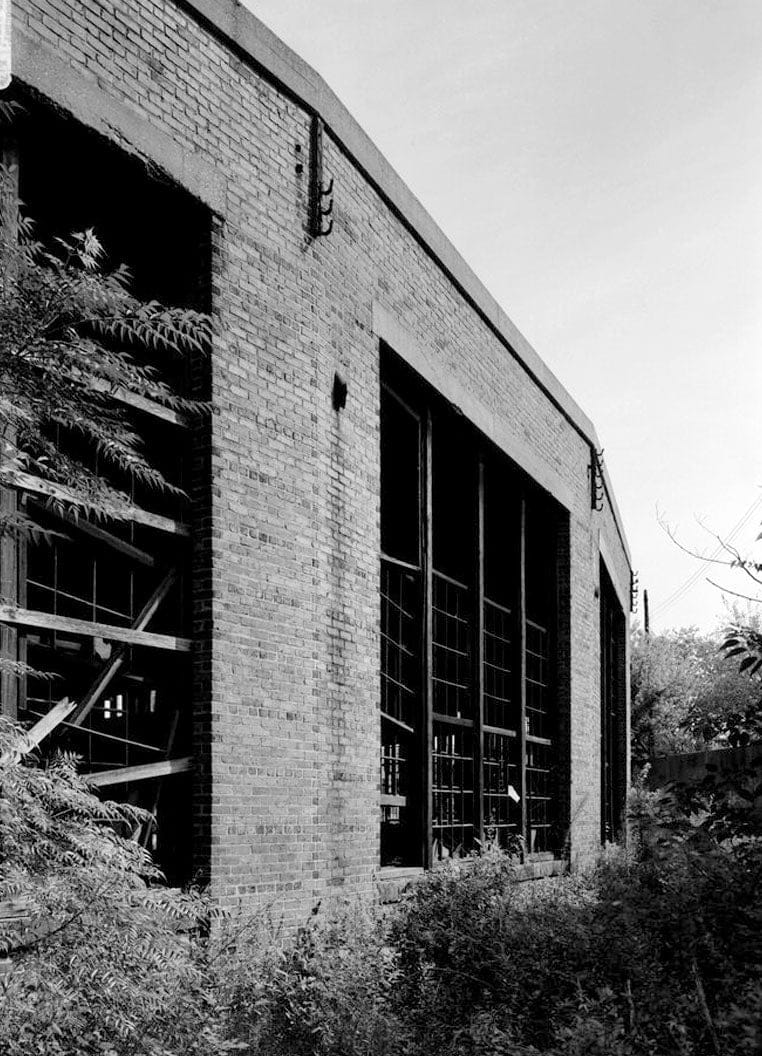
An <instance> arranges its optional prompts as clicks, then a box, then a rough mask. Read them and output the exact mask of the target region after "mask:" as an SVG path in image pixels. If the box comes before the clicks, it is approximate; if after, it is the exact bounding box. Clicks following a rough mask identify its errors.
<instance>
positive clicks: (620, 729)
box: [600, 561, 627, 843]
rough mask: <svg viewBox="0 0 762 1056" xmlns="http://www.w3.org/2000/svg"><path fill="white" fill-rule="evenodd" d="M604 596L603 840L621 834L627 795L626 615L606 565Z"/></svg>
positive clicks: (602, 579) (602, 597)
mask: <svg viewBox="0 0 762 1056" xmlns="http://www.w3.org/2000/svg"><path fill="white" fill-rule="evenodd" d="M600 582H601V586H600V597H601V615H600V620H601V842H602V843H606V842H610V841H612V840H616V839H618V838H619V837H620V836H621V832H622V819H623V813H624V801H625V795H626V773H625V759H626V752H627V745H626V725H625V715H626V711H625V709H626V686H625V663H626V657H625V618H624V612H623V611H622V606H621V605H620V604H619V600H618V599H617V596H616V592H615V590H614V587H613V584H612V582H611V579H610V578H609V575H608V573H607V571H606V568H605V566H604V564H603V561H601V566H600Z"/></svg>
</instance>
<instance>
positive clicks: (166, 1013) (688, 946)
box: [0, 723, 762, 1056]
mask: <svg viewBox="0 0 762 1056" xmlns="http://www.w3.org/2000/svg"><path fill="white" fill-rule="evenodd" d="M20 736H21V735H20V731H19V730H18V729H17V728H15V727H13V726H11V725H10V724H9V723H3V724H1V725H0V757H1V758H2V761H1V762H0V783H1V784H2V788H1V789H0V791H2V798H1V799H0V803H1V808H0V809H1V810H2V813H1V814H0V838H1V839H2V841H3V842H2V848H0V850H1V851H2V866H1V867H0V885H2V886H0V899H8V898H18V897H20V896H23V898H24V899H25V900H26V901H27V903H28V906H29V913H30V916H29V919H28V921H27V922H26V923H24V924H18V923H17V924H15V925H5V927H4V929H3V931H2V932H0V943H1V944H2V948H3V949H6V950H10V951H11V952H12V959H13V970H12V971H11V972H10V973H9V974H7V975H6V976H4V977H3V981H2V982H0V1050H2V1052H3V1053H4V1054H5V1053H7V1054H8V1056H33V1054H35V1056H38V1054H42V1053H44V1054H46V1056H48V1054H50V1056H63V1054H67V1056H68V1054H80V1053H81V1054H83V1056H95V1054H98V1056H181V1054H189V1056H195V1054H197V1056H201V1054H204V1056H224V1054H229V1053H231V1052H241V1053H243V1054H244V1056H313V1054H314V1056H435V1054H436V1056H476V1054H479V1056H583V1054H586V1056H591V1054H592V1056H717V1054H721V1056H751V1054H752V1053H756V1052H759V1051H760V1049H762V1036H761V1035H760V1023H761V1022H762V1017H761V1016H760V1012H761V1011H762V970H761V968H762V908H761V907H760V904H759V903H760V900H759V895H758V887H759V878H760V876H762V842H761V841H760V840H759V839H756V838H754V837H752V836H750V835H749V834H748V833H743V834H741V835H740V836H739V835H737V834H734V833H733V832H732V817H733V816H732V814H729V813H728V812H727V811H726V810H725V800H724V798H723V796H722V794H721V791H722V790H721V788H720V787H719V785H718V787H717V788H715V790H714V792H713V794H712V795H708V794H706V793H705V792H701V793H699V792H692V793H689V792H687V791H684V792H664V791H656V792H653V791H648V790H646V789H645V788H639V789H636V791H635V793H634V795H633V799H632V804H631V817H630V825H631V829H632V834H633V839H632V844H633V847H632V849H631V850H630V851H624V850H622V849H620V848H609V849H607V851H606V852H605V854H604V855H603V857H602V858H601V860H600V862H599V863H598V866H597V867H596V868H595V869H594V870H593V871H591V872H590V873H589V874H587V875H582V876H574V877H563V878H558V879H556V880H552V881H545V882H542V883H535V884H519V883H516V881H515V875H514V865H513V862H512V861H511V859H510V858H508V857H506V856H505V855H502V854H500V853H498V852H495V851H490V852H488V853H486V854H484V855H483V856H482V857H481V858H475V859H472V860H470V861H468V862H466V863H461V864H454V863H450V864H447V865H445V866H443V867H441V868H438V869H435V870H433V871H432V872H431V873H429V874H427V875H426V876H424V877H423V878H422V879H421V882H420V883H419V884H418V886H417V887H416V888H415V890H414V891H413V892H412V894H411V895H410V896H409V898H408V900H407V901H406V902H405V903H403V904H402V905H400V906H399V907H397V909H396V911H395V912H394V913H393V914H392V915H391V916H390V917H388V916H387V917H384V916H377V915H375V914H373V913H371V912H369V911H362V910H361V909H360V908H359V907H348V908H345V909H344V911H343V912H342V913H341V914H338V915H334V916H330V915H324V914H323V913H316V914H315V915H314V916H313V917H312V918H311V919H310V920H309V921H308V922H307V923H306V924H305V926H304V927H303V928H301V929H300V930H299V932H298V933H297V934H296V935H295V936H293V937H289V936H288V934H287V933H285V932H284V931H283V930H282V929H279V928H277V927H275V926H274V925H273V924H272V923H270V922H269V921H268V920H267V919H266V917H265V916H263V917H261V918H257V919H246V918H244V919H242V920H240V921H238V920H235V919H234V918H232V917H231V918H229V919H226V920H219V919H218V920H216V921H215V922H214V926H213V927H212V928H211V930H210V929H209V928H208V927H207V926H208V924H209V922H210V918H211V916H212V914H211V910H210V907H209V905H208V904H207V902H206V900H205V899H204V898H203V897H202V896H201V895H199V894H198V893H192V892H188V893H181V892H175V891H171V890H168V889H166V888H165V887H163V886H161V877H160V876H159V874H158V873H157V871H156V868H155V866H154V865H153V863H152V862H151V860H150V857H149V856H148V855H147V854H146V852H145V851H143V850H142V849H141V848H140V846H139V845H138V844H137V843H135V842H134V841H132V840H131V839H130V838H129V837H130V833H131V831H132V829H133V827H134V826H135V825H136V824H137V822H138V821H140V820H141V818H142V813H141V812H140V811H138V810H136V809H135V808H134V807H129V806H124V805H117V804H112V803H104V802H101V801H100V800H99V799H97V798H96V797H95V796H93V795H92V794H91V792H90V791H89V789H88V788H87V786H86V784H85V783H84V781H83V779H82V778H80V777H78V776H77V773H76V768H75V766H74V762H73V760H72V759H70V758H66V757H64V756H57V757H55V758H54V759H53V760H51V761H50V762H49V763H48V764H46V765H40V764H39V763H36V762H35V761H34V760H30V759H29V757H28V756H23V755H22V754H21V750H20V747H19V746H20ZM14 749H15V751H14ZM723 812H724V813H723Z"/></svg>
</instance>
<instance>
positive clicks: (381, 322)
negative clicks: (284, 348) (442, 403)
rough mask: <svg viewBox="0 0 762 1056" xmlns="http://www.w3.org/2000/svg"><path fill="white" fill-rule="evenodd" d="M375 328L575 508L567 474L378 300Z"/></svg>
mask: <svg viewBox="0 0 762 1056" xmlns="http://www.w3.org/2000/svg"><path fill="white" fill-rule="evenodd" d="M373 332H374V334H375V335H376V337H378V338H380V339H381V340H382V341H385V342H386V344H387V345H389V347H390V348H391V349H393V351H395V352H396V353H397V355H398V356H401V358H402V359H404V360H405V362H406V363H407V364H408V365H409V366H411V367H412V368H413V370H415V371H416V372H417V373H418V374H420V375H421V377H422V378H423V379H424V380H425V381H427V382H428V383H429V384H430V385H432V386H433V387H434V388H435V389H436V390H437V392H440V393H441V394H442V395H443V396H444V397H445V399H447V400H449V401H450V403H451V404H453V406H455V407H457V408H458V410H459V411H462V413H463V414H464V415H465V417H466V418H468V420H469V421H470V422H472V423H473V424H474V425H475V426H476V427H477V428H478V429H480V430H481V431H482V432H483V433H484V435H485V436H486V437H488V438H489V439H490V440H491V441H492V442H493V443H494V444H496V445H497V446H498V447H499V448H500V450H501V451H504V452H505V454H506V455H508V457H509V458H512V459H513V461H514V462H515V463H516V464H517V465H518V466H520V467H521V468H522V469H523V470H524V471H525V472H526V473H527V474H528V475H529V476H530V477H531V478H532V479H533V480H534V481H536V483H537V484H539V485H540V487H542V488H544V489H545V491H547V492H548V493H549V494H550V495H552V496H553V498H554V499H556V501H557V502H560V503H561V505H562V506H564V507H565V508H566V509H567V510H573V509H574V507H575V502H574V499H573V496H572V492H571V490H570V489H569V487H568V486H567V484H566V482H565V480H564V478H563V477H562V475H561V474H560V473H558V472H557V471H556V470H555V469H553V467H552V466H549V465H548V464H547V463H546V462H543V461H542V460H541V459H539V458H538V457H537V455H536V453H535V452H534V451H533V450H532V448H531V447H530V446H529V445H528V444H525V443H523V441H521V440H520V439H519V438H518V437H517V436H515V435H514V434H513V433H511V432H510V431H509V430H508V429H506V428H505V426H504V425H503V424H502V423H501V422H500V421H499V420H498V419H497V418H496V416H495V415H494V414H492V412H491V411H489V410H488V409H487V408H486V407H485V406H484V404H483V403H482V402H481V400H479V399H478V398H477V397H476V396H473V395H472V394H471V393H470V392H467V391H466V390H465V389H464V388H463V386H462V385H461V384H460V382H459V381H457V380H456V379H455V378H454V377H453V376H452V374H451V373H450V372H449V371H444V370H442V369H441V367H439V366H438V365H437V364H436V363H435V362H434V360H433V358H432V357H431V356H430V355H427V353H426V351H425V349H424V348H423V347H422V346H421V345H420V344H419V343H418V341H417V340H416V339H415V337H413V335H412V334H411V333H410V332H409V331H408V330H406V329H405V327H404V326H403V325H402V324H401V323H400V322H399V320H398V319H397V318H396V316H395V315H394V314H393V313H392V312H390V311H389V309H388V308H386V307H384V305H382V304H380V303H379V302H378V301H374V302H373Z"/></svg>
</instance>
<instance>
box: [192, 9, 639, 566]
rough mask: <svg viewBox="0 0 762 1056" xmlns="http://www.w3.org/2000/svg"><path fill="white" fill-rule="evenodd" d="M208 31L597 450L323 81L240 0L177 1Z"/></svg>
mask: <svg viewBox="0 0 762 1056" xmlns="http://www.w3.org/2000/svg"><path fill="white" fill-rule="evenodd" d="M175 3H176V4H177V6H178V7H181V8H183V9H185V10H186V11H187V12H188V13H189V14H191V15H192V16H193V17H194V18H195V20H196V21H197V22H199V23H201V24H202V25H203V26H204V27H205V28H206V29H207V30H208V31H209V32H210V33H211V34H212V35H213V36H215V37H216V38H217V39H218V40H220V41H221V42H222V43H224V44H225V45H226V46H227V47H228V48H230V49H231V50H233V51H235V52H236V53H237V54H238V56H239V57H240V58H242V59H243V60H244V61H245V62H247V63H248V64H249V65H252V66H253V67H255V68H256V69H257V70H258V71H259V72H261V73H262V74H263V75H264V76H265V77H266V78H267V79H268V80H270V81H273V82H275V84H276V85H277V86H278V87H279V88H281V89H282V90H284V91H285V92H286V94H288V95H289V96H290V97H291V98H292V99H293V100H294V101H295V102H297V103H298V104H299V105H300V106H302V107H303V108H304V109H305V110H306V111H308V112H310V113H314V114H317V115H319V116H320V117H321V118H322V120H323V122H324V124H325V129H326V132H328V133H329V134H330V135H331V137H332V138H333V139H334V140H335V141H336V143H337V144H338V145H339V146H340V147H341V148H342V149H343V150H344V152H345V153H346V154H347V155H348V157H349V158H350V159H351V160H352V162H353V163H354V164H355V165H356V166H357V167H358V169H360V170H361V171H362V172H363V174H364V175H365V177H366V178H367V179H368V180H369V182H370V183H371V184H372V185H373V186H374V188H375V189H376V191H377V192H378V193H379V194H380V195H381V197H382V198H383V199H384V200H385V202H386V203H387V204H388V205H389V206H390V208H391V209H392V210H393V211H394V213H395V214H396V215H397V216H398V218H399V219H400V220H401V221H402V222H403V223H404V224H405V226H406V227H407V228H408V230H409V231H410V232H411V234H413V235H414V237H415V238H416V239H417V241H418V242H419V243H420V244H421V246H422V247H423V248H424V249H425V250H426V251H427V253H428V254H429V255H430V256H431V257H432V258H433V259H434V261H435V262H436V263H437V264H438V265H439V267H440V268H442V270H443V271H444V272H445V273H446V274H447V276H448V278H449V279H450V280H451V281H452V282H453V283H454V284H455V285H456V286H457V287H458V289H459V290H460V292H461V294H462V295H463V296H464V298H465V299H466V300H467V301H468V302H469V303H470V304H471V306H472V307H473V308H474V309H475V310H476V311H477V312H478V314H479V315H480V316H481V318H482V319H483V321H484V322H485V323H486V324H487V325H488V326H489V327H490V329H491V330H492V331H493V333H494V334H495V335H496V337H497V338H498V339H499V340H500V342H501V343H502V344H503V345H504V346H505V348H506V349H507V350H508V351H509V352H510V354H511V355H512V356H513V357H514V358H515V359H516V360H517V362H518V363H519V364H520V365H521V366H522V367H523V368H524V370H526V372H527V373H528V374H529V375H530V376H531V377H532V379H533V380H534V381H535V383H536V384H537V385H538V386H539V387H540V388H541V389H542V390H543V392H544V393H545V394H546V396H547V397H548V398H549V399H550V400H551V402H552V403H553V404H554V405H555V406H556V407H557V408H558V410H559V411H560V412H561V413H562V414H563V415H564V417H565V418H566V419H567V420H568V421H569V423H570V424H571V425H572V426H573V427H574V428H575V429H576V430H577V432H578V433H579V434H580V436H581V437H582V438H583V439H584V440H585V441H586V442H587V443H588V444H590V445H591V447H594V448H595V449H596V450H600V447H601V445H600V441H599V440H598V436H597V434H596V431H595V427H594V425H593V423H592V422H591V421H590V419H589V418H588V417H587V415H586V414H585V413H584V411H583V410H582V409H581V407H580V406H579V405H578V404H577V403H576V401H575V400H574V399H573V398H572V396H571V395H570V394H569V393H568V392H567V390H566V389H565V388H564V386H563V385H562V384H561V382H560V381H559V380H558V378H557V377H556V376H555V374H553V372H552V371H551V370H550V369H549V368H548V367H547V366H546V365H545V363H543V361H542V360H541V359H540V357H539V355H538V354H537V353H536V352H535V350H534V349H533V348H532V346H531V345H530V344H529V342H528V341H527V339H526V338H525V337H524V335H523V334H522V333H521V332H520V331H519V330H518V328H517V327H516V326H515V325H514V323H512V322H511V320H510V319H509V318H508V316H507V315H506V313H505V312H504V311H503V309H502V308H501V307H500V305H499V304H498V303H497V301H496V300H495V299H494V297H493V296H492V295H491V294H490V292H489V291H488V290H487V288H486V287H485V286H484V284H483V283H482V282H481V281H480V280H479V279H478V278H477V277H476V275H475V274H474V272H473V271H472V270H471V268H470V267H469V266H468V264H467V263H466V262H465V260H464V259H463V257H462V256H461V255H460V253H458V251H457V250H456V249H455V247H454V246H453V244H452V243H451V242H450V240H449V239H448V238H447V236H446V235H445V234H444V232H443V231H442V230H441V228H440V227H439V226H438V225H437V224H436V223H435V222H434V220H433V219H432V218H431V216H429V214H428V213H427V212H426V210H425V209H424V207H423V206H422V205H421V203H420V202H419V201H418V199H417V198H416V197H415V195H414V194H413V193H412V191H411V190H410V189H409V187H407V185H406V184H405V183H404V182H403V180H402V178H401V177H400V176H399V175H398V173H397V172H395V170H394V169H393V168H392V166H391V165H390V164H389V162H388V161H387V160H386V158H385V157H384V156H383V154H382V153H381V151H380V150H379V149H378V147H376V146H375V144H374V143H373V142H372V141H371V140H370V139H369V137H368V136H367V134H366V133H365V132H364V131H363V129H362V128H361V127H360V125H359V124H358V123H357V121H356V120H355V119H354V118H353V117H352V115H351V114H350V113H349V111H348V110H347V108H346V107H345V106H344V104H343V103H342V102H341V101H340V100H339V99H338V97H337V96H336V95H335V93H334V92H333V91H332V90H331V89H330V88H329V87H328V85H327V84H326V82H325V81H324V80H323V78H322V77H321V76H320V75H319V74H318V73H317V72H316V71H315V70H314V69H313V68H312V67H311V66H309V65H308V64H307V63H306V62H305V61H304V60H303V59H302V58H300V57H299V56H298V55H297V54H296V52H294V51H292V50H291V48H289V47H288V45H286V44H284V42H283V41H282V40H281V39H280V38H279V37H277V36H276V35H275V33H273V31H272V30H271V29H268V27H267V26H266V25H265V24H264V23H263V22H261V21H260V20H259V19H258V18H257V17H256V15H254V14H253V13H252V12H251V11H250V10H249V9H248V8H247V7H244V6H243V5H242V4H241V3H240V2H239V0H175ZM604 486H605V489H606V495H607V497H608V500H609V503H610V505H611V510H612V513H613V515H614V521H615V524H616V528H617V532H618V534H619V538H620V541H621V543H622V547H623V549H624V552H625V554H626V556H627V560H628V563H631V560H630V551H629V547H628V545H627V539H626V536H625V534H624V529H623V527H622V519H621V515H620V513H619V509H618V507H617V504H616V499H615V498H614V493H613V490H612V488H611V482H610V480H609V477H608V474H607V473H606V472H605V471H604Z"/></svg>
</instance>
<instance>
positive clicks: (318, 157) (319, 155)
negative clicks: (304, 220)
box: [310, 114, 333, 238]
mask: <svg viewBox="0 0 762 1056" xmlns="http://www.w3.org/2000/svg"><path fill="white" fill-rule="evenodd" d="M323 132H324V125H323V120H322V118H320V117H318V115H317V114H313V115H312V125H311V128H310V234H311V235H312V237H313V238H325V237H326V236H328V235H330V233H331V231H333V177H331V179H330V180H329V182H328V184H327V185H326V184H325V182H324V179H323ZM326 218H327V222H326Z"/></svg>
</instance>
